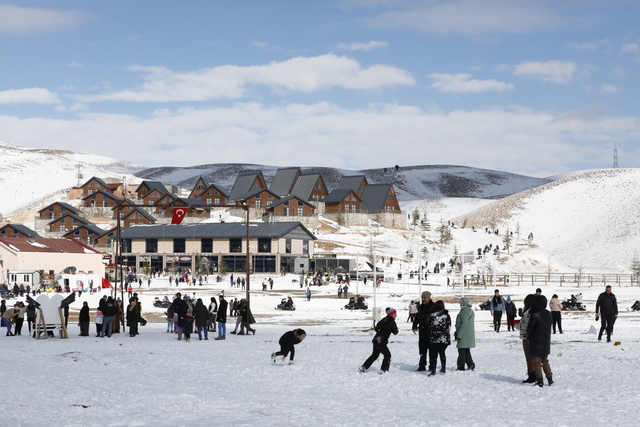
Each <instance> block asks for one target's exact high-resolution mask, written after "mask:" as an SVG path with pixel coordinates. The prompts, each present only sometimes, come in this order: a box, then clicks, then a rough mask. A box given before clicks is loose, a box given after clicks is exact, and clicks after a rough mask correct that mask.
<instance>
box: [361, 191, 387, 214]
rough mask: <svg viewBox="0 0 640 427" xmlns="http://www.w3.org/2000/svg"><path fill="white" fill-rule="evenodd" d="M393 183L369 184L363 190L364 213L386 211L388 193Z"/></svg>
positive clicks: (362, 209) (362, 208)
mask: <svg viewBox="0 0 640 427" xmlns="http://www.w3.org/2000/svg"><path fill="white" fill-rule="evenodd" d="M392 187H393V184H369V185H366V186H365V187H364V190H363V191H362V197H361V199H362V207H361V208H360V210H361V211H362V212H364V213H370V214H372V213H376V212H384V211H385V207H384V206H385V202H386V201H387V195H388V194H389V190H390V189H391V188H392Z"/></svg>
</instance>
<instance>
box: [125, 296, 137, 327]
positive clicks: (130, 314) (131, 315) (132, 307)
mask: <svg viewBox="0 0 640 427" xmlns="http://www.w3.org/2000/svg"><path fill="white" fill-rule="evenodd" d="M126 317H127V326H128V327H129V336H130V337H135V336H136V335H138V324H139V323H140V307H139V306H138V301H136V299H135V298H129V305H128V306H127V316H126Z"/></svg>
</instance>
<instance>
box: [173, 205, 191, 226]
mask: <svg viewBox="0 0 640 427" xmlns="http://www.w3.org/2000/svg"><path fill="white" fill-rule="evenodd" d="M188 210H189V208H173V216H172V217H171V224H180V223H181V222H182V220H183V219H184V217H185V216H186V215H187V211H188Z"/></svg>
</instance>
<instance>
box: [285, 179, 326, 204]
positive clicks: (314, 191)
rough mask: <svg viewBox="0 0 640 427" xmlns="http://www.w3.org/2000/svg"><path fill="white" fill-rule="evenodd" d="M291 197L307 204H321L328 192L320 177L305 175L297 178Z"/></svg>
mask: <svg viewBox="0 0 640 427" xmlns="http://www.w3.org/2000/svg"><path fill="white" fill-rule="evenodd" d="M291 195H292V196H296V197H297V198H299V199H302V200H305V201H307V202H321V201H323V200H324V198H325V197H327V196H328V195H329V191H327V186H326V185H325V183H324V179H322V175H320V174H319V173H307V174H302V175H300V176H299V177H298V179H297V180H296V184H295V186H294V187H293V190H292V191H291Z"/></svg>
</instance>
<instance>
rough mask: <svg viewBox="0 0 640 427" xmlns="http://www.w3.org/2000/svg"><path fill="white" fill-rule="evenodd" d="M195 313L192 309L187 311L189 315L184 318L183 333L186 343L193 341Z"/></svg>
mask: <svg viewBox="0 0 640 427" xmlns="http://www.w3.org/2000/svg"><path fill="white" fill-rule="evenodd" d="M193 320H194V318H193V312H192V311H191V309H189V310H187V315H186V316H185V318H184V327H183V328H182V333H183V334H184V339H185V341H187V342H189V341H191V332H193Z"/></svg>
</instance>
